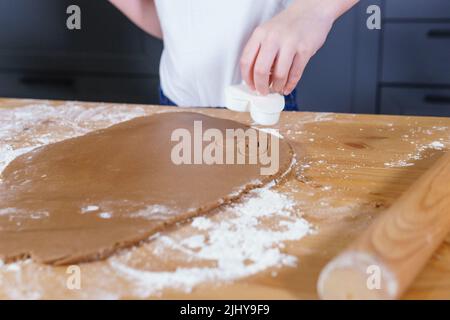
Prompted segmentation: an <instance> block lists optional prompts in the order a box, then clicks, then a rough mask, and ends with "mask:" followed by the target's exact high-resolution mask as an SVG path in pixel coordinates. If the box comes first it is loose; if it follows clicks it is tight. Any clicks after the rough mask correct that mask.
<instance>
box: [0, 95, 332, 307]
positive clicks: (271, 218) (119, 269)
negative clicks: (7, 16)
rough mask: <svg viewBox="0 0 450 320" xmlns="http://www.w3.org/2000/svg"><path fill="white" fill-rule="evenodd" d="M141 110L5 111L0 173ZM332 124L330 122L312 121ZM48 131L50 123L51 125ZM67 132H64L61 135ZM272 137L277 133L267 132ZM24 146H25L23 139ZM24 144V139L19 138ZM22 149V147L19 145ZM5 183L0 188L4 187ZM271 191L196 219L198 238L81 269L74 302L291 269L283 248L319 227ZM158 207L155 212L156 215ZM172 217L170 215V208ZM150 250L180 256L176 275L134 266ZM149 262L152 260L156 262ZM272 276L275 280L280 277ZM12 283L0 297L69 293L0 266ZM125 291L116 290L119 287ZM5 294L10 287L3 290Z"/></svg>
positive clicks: (16, 267) (24, 267)
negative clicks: (18, 159)
mask: <svg viewBox="0 0 450 320" xmlns="http://www.w3.org/2000/svg"><path fill="white" fill-rule="evenodd" d="M145 114H146V111H145V110H144V108H142V107H139V106H136V107H133V108H132V109H130V108H129V107H125V106H120V105H117V106H112V107H111V106H106V105H102V104H99V106H97V107H94V108H86V107H83V106H81V105H79V104H77V103H72V102H68V103H65V104H63V105H60V106H57V107H52V106H50V105H47V104H45V103H42V104H33V105H28V106H25V107H23V108H19V109H0V147H1V149H0V173H1V172H2V171H3V169H4V168H5V167H6V166H7V165H8V163H9V162H10V161H12V160H13V159H14V158H15V157H17V156H19V155H21V154H24V153H26V152H28V151H30V150H33V149H34V148H36V147H39V146H42V145H45V144H48V143H53V142H57V141H60V140H62V139H67V138H71V137H75V136H79V135H82V134H85V133H87V132H89V131H92V130H94V129H100V128H104V127H107V126H110V125H113V124H115V123H118V122H121V121H126V120H129V119H131V118H134V117H137V116H142V115H145ZM314 120H317V121H327V120H329V117H328V115H327V117H323V118H320V119H311V121H314ZM48 121H55V123H57V124H58V126H55V128H58V133H57V134H54V135H49V134H48V133H47V132H48V128H47V131H46V130H39V127H40V128H41V129H42V125H40V124H43V125H45V126H47V125H49V124H48ZM50 126H51V124H50ZM61 128H62V129H61ZM270 133H273V132H270ZM20 135H22V136H23V135H26V137H27V139H26V140H27V141H30V144H29V145H27V146H22V145H20V143H18V142H17V141H16V140H14V139H15V137H16V136H20ZM18 140H21V139H18ZM22 140H23V139H22ZM18 144H19V146H17V145H18ZM0 182H1V181H0ZM272 186H273V185H271V186H268V187H266V188H262V189H257V190H254V191H252V192H250V194H249V195H247V196H246V197H245V198H244V199H243V201H242V202H241V203H239V204H235V205H233V206H227V207H225V208H222V209H220V210H224V211H226V212H224V213H226V214H227V218H220V217H222V216H221V214H220V213H218V214H217V215H214V216H211V217H198V218H195V219H193V221H192V222H191V223H190V224H189V225H188V227H189V228H191V229H192V230H191V231H193V232H189V233H188V234H185V235H184V234H183V233H180V232H177V231H175V232H169V233H166V234H161V235H159V234H158V235H155V236H153V237H152V240H153V241H152V242H150V243H148V244H147V245H145V246H143V247H138V248H136V249H133V250H126V251H124V252H122V253H120V254H116V255H114V256H112V257H110V258H109V259H107V264H106V266H103V267H102V268H101V271H99V269H98V268H97V267H96V264H95V263H93V264H84V265H82V269H83V276H84V277H87V278H89V279H90V280H91V281H86V282H84V284H83V286H84V287H83V290H79V291H76V290H75V291H71V294H72V295H73V297H74V298H99V299H114V298H121V297H130V296H135V297H147V296H149V295H155V294H158V293H160V292H161V291H162V290H164V289H167V288H177V289H181V290H184V291H186V292H189V291H191V290H192V289H193V288H194V287H195V286H197V285H199V284H202V283H204V282H213V283H220V282H224V281H233V280H237V279H239V278H242V277H247V276H250V275H254V274H256V273H258V272H261V271H264V270H267V269H270V268H280V267H283V266H288V267H289V266H290V267H293V266H295V265H296V263H297V258H296V257H294V256H291V255H289V254H287V253H285V252H283V251H284V250H283V248H284V247H285V244H284V242H286V241H291V240H300V239H301V238H303V237H305V236H306V235H309V234H313V233H314V232H315V231H314V228H313V227H312V226H311V225H310V224H309V223H308V222H307V221H306V220H305V219H303V218H302V217H301V215H300V214H299V213H298V212H296V209H295V208H294V204H295V203H294V201H293V200H292V199H291V198H289V197H288V196H286V195H284V194H281V193H278V192H277V191H275V190H273V189H271V187H272ZM101 207H102V208H100V206H97V205H88V206H86V207H85V208H83V209H84V211H85V212H95V211H100V209H101V211H100V212H99V213H98V216H99V217H100V218H103V219H108V218H110V217H111V213H109V212H108V210H107V208H106V210H105V208H103V204H102V205H101ZM154 209H155V208H147V210H143V211H141V212H138V213H137V214H139V215H140V216H146V217H148V218H155V216H154V215H155V210H154ZM160 209H161V208H158V211H159V210H160ZM167 210H168V212H170V208H167ZM10 213H11V210H9V209H8V208H6V209H2V210H1V211H0V215H8V214H10ZM147 247H149V248H151V249H152V254H153V256H154V257H164V255H165V254H169V253H168V252H174V251H175V252H178V255H179V256H180V257H181V258H180V259H181V260H182V261H181V262H184V263H181V264H180V265H183V266H182V267H178V268H177V269H175V270H170V269H169V270H165V269H164V268H163V269H161V267H159V268H158V267H157V268H156V270H155V269H154V268H152V266H151V265H150V266H146V267H145V268H138V267H136V265H135V263H136V260H137V261H139V259H140V258H137V257H136V256H135V254H136V253H137V252H141V253H142V250H145V248H147ZM151 261H152V260H150V262H151ZM190 261H194V262H202V261H209V262H211V261H214V263H213V264H208V265H207V266H204V265H202V264H201V263H200V264H198V265H195V266H189V265H187V266H186V265H185V263H187V262H190ZM271 274H273V275H276V274H277V272H276V271H272V272H271ZM2 277H3V280H4V281H8V282H7V283H8V285H7V287H8V288H10V289H8V291H7V292H5V291H2V290H1V289H0V296H2V294H3V295H6V297H9V298H15V299H36V298H43V297H46V295H47V294H48V291H46V290H45V289H44V288H45V287H46V286H47V285H48V281H52V282H53V285H54V286H53V289H54V291H52V294H55V295H58V290H59V291H60V293H59V294H67V289H66V287H65V283H66V277H67V275H66V272H65V271H64V272H61V271H58V269H57V268H56V269H55V268H52V267H49V266H42V265H39V264H37V263H34V262H33V261H31V260H24V261H19V262H16V263H10V264H6V265H4V264H3V263H2V262H1V261H0V279H2ZM119 282H120V283H122V284H124V285H123V286H120V288H121V289H117V286H116V284H117V283H119ZM4 287H6V285H5V286H4Z"/></svg>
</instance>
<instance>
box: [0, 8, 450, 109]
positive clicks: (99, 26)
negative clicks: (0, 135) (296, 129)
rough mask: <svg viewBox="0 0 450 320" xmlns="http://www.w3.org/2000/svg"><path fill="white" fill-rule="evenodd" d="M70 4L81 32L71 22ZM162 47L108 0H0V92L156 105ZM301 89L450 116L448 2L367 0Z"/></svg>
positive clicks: (340, 101)
mask: <svg viewBox="0 0 450 320" xmlns="http://www.w3.org/2000/svg"><path fill="white" fill-rule="evenodd" d="M262 1H263V0H262ZM71 4H77V5H79V6H80V7H81V9H82V29H81V30H76V31H70V30H68V29H67V28H66V27H65V23H66V18H67V14H66V8H67V7H68V6H69V5H71ZM369 5H378V6H379V7H380V8H381V12H382V28H381V30H369V29H368V28H367V26H366V20H367V18H368V16H369V15H368V14H367V13H366V10H367V7H368V6H369ZM311 32H313V30H311ZM161 50H162V43H161V42H160V41H158V40H156V39H154V38H152V37H150V36H148V35H146V34H145V33H144V32H142V31H141V30H139V29H138V28H137V27H135V26H134V25H133V24H132V23H131V22H129V21H128V20H127V19H126V18H125V17H124V16H123V15H122V14H121V13H120V12H118V11H117V10H116V9H115V8H114V7H113V6H112V5H110V4H109V3H108V1H106V0H72V1H69V0H0V96H11V97H32V98H52V99H74V100H77V99H78V100H90V101H111V102H130V103H158V87H159V80H158V65H159V57H160V54H161ZM297 93H298V97H297V99H298V102H299V106H300V109H301V110H307V111H332V112H355V113H386V114H418V115H437V116H450V0H361V1H360V3H359V4H358V5H357V6H356V7H355V8H353V9H352V10H351V11H349V12H348V13H346V14H345V15H344V16H343V17H341V19H339V20H338V21H337V22H336V24H335V26H334V28H333V30H332V31H331V33H330V35H329V37H328V39H327V42H326V43H325V45H324V46H323V48H322V49H321V50H320V51H319V52H318V53H317V54H316V56H314V57H313V58H312V60H311V61H310V63H309V65H308V67H307V68H306V70H305V73H304V76H303V78H302V79H301V81H300V83H299V85H298V88H297Z"/></svg>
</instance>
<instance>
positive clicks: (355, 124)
mask: <svg viewBox="0 0 450 320" xmlns="http://www.w3.org/2000/svg"><path fill="white" fill-rule="evenodd" d="M32 105H34V106H36V105H38V106H40V107H41V108H42V110H44V111H45V108H50V107H57V108H59V109H58V110H64V112H61V113H60V114H55V115H54V116H48V117H46V116H45V114H44V115H43V114H42V113H41V114H40V116H37V117H36V121H35V122H34V123H33V125H32V126H31V127H30V128H22V129H21V131H20V132H16V133H15V134H14V136H4V135H1V134H0V152H1V150H2V148H5V146H6V145H9V146H12V147H13V148H22V147H27V146H29V145H31V144H32V140H33V135H35V134H36V133H39V134H40V135H41V136H44V137H45V136H47V137H51V138H52V139H57V138H58V137H59V138H61V139H62V138H63V137H64V136H65V135H66V134H67V130H68V123H69V122H70V124H71V125H73V124H74V123H76V125H77V126H79V127H80V128H82V129H83V130H84V131H86V132H88V131H90V130H94V129H99V128H103V127H106V126H108V125H109V124H110V122H109V121H107V120H105V121H103V120H101V119H100V120H99V118H98V117H96V113H95V110H98V109H99V108H100V109H102V110H103V111H102V112H105V110H108V112H110V114H111V117H112V118H114V116H115V114H116V116H117V117H116V118H114V119H115V121H117V120H120V117H121V116H122V115H123V114H124V113H126V112H127V110H130V112H136V110H139V114H152V113H155V112H163V111H177V110H179V109H177V108H170V107H169V108H168V107H159V106H140V105H117V104H97V103H82V102H64V101H39V100H18V99H0V108H1V109H10V110H11V112H9V113H8V116H9V117H10V119H8V121H11V123H14V121H16V120H15V119H19V118H20V117H27V116H28V117H33V116H32V115H30V113H29V112H30V110H31V108H32V107H31V106H32ZM76 108H78V109H77V110H79V109H80V108H81V109H83V110H85V112H86V113H87V112H89V110H93V111H92V115H91V116H90V117H86V116H85V117H83V118H82V119H81V118H77V114H76V113H73V114H72V113H71V112H68V110H73V109H76ZM194 111H196V112H201V113H205V114H208V115H212V116H217V117H222V118H228V119H233V120H237V121H240V122H244V123H248V124H250V123H251V121H250V119H249V116H248V115H247V114H238V113H234V112H230V111H227V110H221V109H194ZM44 113H45V112H44ZM86 113H85V115H86ZM2 120H3V121H5V119H0V122H1V121H2ZM274 128H277V129H279V130H280V133H281V134H282V135H283V136H284V137H285V138H286V139H288V140H289V142H290V143H291V144H292V146H293V147H294V149H295V151H296V153H297V160H298V162H299V164H298V166H297V168H296V173H295V174H292V175H290V176H289V178H288V179H287V180H286V181H285V182H284V183H283V184H282V185H280V186H278V187H277V191H279V192H281V193H284V194H286V195H288V196H289V197H291V198H293V199H295V201H296V208H295V210H296V212H299V213H301V214H302V215H303V216H304V218H305V219H306V220H308V221H309V222H311V223H312V224H313V225H314V226H315V227H316V230H317V232H316V233H315V234H314V235H310V236H307V237H305V238H303V239H301V240H299V241H290V242H286V243H285V247H284V249H283V250H284V252H285V253H286V254H289V255H293V256H296V257H297V258H298V265H297V266H296V267H285V268H282V269H277V270H274V269H268V270H265V271H262V272H260V273H257V274H256V275H253V276H250V277H246V278H243V279H240V280H236V281H231V282H221V283H213V284H212V283H202V284H199V285H197V286H195V287H194V288H193V290H192V291H191V292H184V291H183V290H177V289H173V288H172V289H163V290H161V291H160V292H158V294H156V295H155V294H149V295H145V294H144V295H145V296H146V297H148V298H188V299H197V298H199V299H216V298H217V299H241V298H246V299H315V298H317V293H316V281H317V277H318V275H319V273H320V271H321V269H322V267H323V266H324V265H325V264H326V263H327V262H328V261H329V260H330V259H332V258H333V257H334V256H335V255H336V254H338V253H339V252H340V251H341V250H342V249H344V248H345V247H346V246H347V245H348V244H349V243H350V242H351V241H352V240H353V239H354V238H355V237H356V236H357V235H358V234H360V233H361V232H362V231H363V230H365V228H366V227H367V226H368V225H369V224H370V223H371V221H372V220H373V218H374V217H376V216H377V215H378V214H379V213H380V212H381V211H382V210H383V209H385V208H387V207H388V206H390V205H391V204H392V203H393V202H394V201H395V200H396V199H397V198H398V197H399V195H400V194H401V193H402V192H403V191H405V190H406V189H407V188H408V187H409V186H410V185H411V184H412V183H413V182H414V181H415V180H416V179H417V178H418V177H419V176H420V175H421V174H422V173H423V172H424V171H426V170H427V169H428V168H429V167H431V166H432V164H433V163H434V162H435V161H436V160H437V159H438V158H439V157H440V156H442V154H443V153H444V152H446V151H447V150H448V149H449V148H450V118H432V117H406V116H380V115H353V114H331V113H308V112H298V113H283V114H282V118H281V121H280V123H279V125H277V126H275V127H274ZM1 130H2V128H0V133H1ZM449 187H450V183H449ZM213 214H214V219H219V220H220V219H226V214H224V215H217V213H213ZM192 232H194V231H193V230H192V228H191V227H190V226H189V225H180V226H176V227H174V228H172V229H171V230H169V231H168V233H170V234H172V235H173V234H183V233H192ZM142 246H143V247H144V249H145V248H148V249H149V250H150V249H151V246H152V243H151V242H150V243H146V244H143V245H142ZM140 258H141V259H142V260H145V259H151V258H149V256H148V255H145V254H142V255H141V256H140ZM154 258H155V257H153V258H152V259H154ZM106 263H107V262H104V261H103V262H97V263H91V264H84V265H81V269H82V270H87V271H86V272H85V274H87V276H85V278H83V281H84V283H86V284H88V283H89V282H90V281H92V282H93V283H98V281H99V280H98V279H99V278H101V279H103V280H102V281H103V282H102V283H105V287H104V288H96V289H95V288H92V287H91V288H90V287H89V286H88V285H87V287H88V288H87V289H86V290H81V291H80V292H74V291H69V290H67V289H66V286H65V279H66V278H67V274H66V271H67V270H66V269H65V268H61V267H59V268H53V267H47V266H39V265H37V264H35V263H31V262H30V263H27V264H25V265H23V266H22V267H21V268H22V270H21V272H20V274H18V273H17V272H13V271H14V270H13V271H11V270H9V271H5V268H7V266H3V267H0V282H3V283H1V285H0V298H8V297H9V298H10V297H12V296H13V295H12V294H11V292H13V291H14V290H16V291H15V294H16V297H28V298H92V297H108V296H109V297H118V296H120V297H122V298H133V297H135V296H134V295H132V294H127V292H130V290H128V289H129V287H130V286H132V285H133V284H132V283H129V282H121V281H117V279H116V278H115V275H114V274H111V273H110V269H108V268H107V267H106ZM152 263H153V262H152ZM184 263H185V262H183V261H181V260H179V259H178V257H176V256H173V257H170V258H169V260H164V261H163V260H161V261H157V260H156V261H155V262H154V263H153V266H152V267H153V268H155V269H157V270H165V269H167V270H172V269H173V268H176V267H182V266H183V264H184ZM274 271H276V272H274ZM18 275H19V276H20V278H18ZM36 279H38V280H36ZM96 281H97V282H96ZM13 286H15V288H13ZM13 289H14V290H13ZM99 291H101V292H100V293H99ZM102 294H103V295H102ZM140 297H142V296H140ZM404 298H405V299H431V298H435V299H436V298H437V299H450V236H449V237H447V239H446V242H445V243H443V244H442V245H441V247H440V248H439V250H438V251H437V252H436V253H435V254H434V256H433V258H432V259H431V260H430V261H429V263H428V265H427V266H426V268H425V269H424V270H423V272H422V273H421V274H420V276H419V277H418V278H417V279H416V281H415V282H414V284H413V285H412V287H411V288H410V290H409V291H408V292H407V293H406V295H405V296H404Z"/></svg>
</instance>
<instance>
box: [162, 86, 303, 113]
mask: <svg viewBox="0 0 450 320" xmlns="http://www.w3.org/2000/svg"><path fill="white" fill-rule="evenodd" d="M296 96H297V89H294V91H292V93H291V94H289V95H287V96H284V101H285V106H284V111H299V110H298V105H297V100H296ZM159 103H160V104H161V105H162V106H176V105H177V104H176V103H175V102H173V101H172V100H170V99H169V98H167V96H166V95H165V94H164V92H163V91H162V89H161V88H159Z"/></svg>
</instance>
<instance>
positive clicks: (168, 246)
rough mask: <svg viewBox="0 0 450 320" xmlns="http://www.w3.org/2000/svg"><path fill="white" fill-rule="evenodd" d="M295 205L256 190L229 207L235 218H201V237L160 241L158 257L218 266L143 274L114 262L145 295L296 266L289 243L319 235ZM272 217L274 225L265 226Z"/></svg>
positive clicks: (269, 191) (198, 220) (118, 260)
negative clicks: (171, 254)
mask: <svg viewBox="0 0 450 320" xmlns="http://www.w3.org/2000/svg"><path fill="white" fill-rule="evenodd" d="M294 204H295V203H294V201H293V200H292V199H290V198H289V197H287V196H285V195H283V194H280V193H278V192H276V191H274V190H272V189H269V188H262V189H257V190H254V191H252V192H251V193H250V195H249V196H248V197H247V198H246V199H245V200H244V202H243V203H241V204H236V205H234V206H232V207H231V208H230V210H231V211H232V212H233V217H231V218H227V219H224V220H217V219H213V218H209V217H198V218H195V219H193V221H192V223H191V225H190V226H191V227H194V228H195V229H197V230H198V232H199V233H198V234H194V235H192V234H190V235H186V236H185V237H177V236H176V235H175V236H173V237H172V236H171V235H162V236H160V237H158V238H157V239H155V242H156V247H155V249H154V253H155V254H157V255H158V254H163V253H164V252H166V251H170V252H173V251H178V252H179V253H181V254H183V255H184V256H185V257H186V259H187V260H201V261H216V264H215V266H214V267H211V266H208V267H191V268H186V267H183V268H177V269H176V270H175V271H174V272H161V271H151V270H142V269H138V268H135V267H131V266H129V265H128V263H127V259H125V260H124V257H123V256H122V257H121V256H117V257H112V258H110V259H109V264H110V266H111V267H112V269H113V270H115V271H116V272H119V274H121V275H122V276H123V277H124V278H125V279H128V280H129V281H133V283H134V286H133V287H134V289H133V290H134V292H133V293H134V294H135V295H137V296H140V297H146V296H149V295H152V294H156V293H158V292H159V291H161V290H163V289H165V288H168V287H169V288H177V289H180V290H184V291H185V292H190V291H191V290H192V289H193V288H194V287H195V286H196V285H199V284H201V283H204V282H214V283H216V282H223V281H232V280H236V279H239V278H242V277H247V276H250V275H254V274H256V273H258V272H261V271H264V270H267V269H269V268H277V267H278V268H279V267H283V266H290V267H294V266H296V263H297V258H296V257H295V256H291V255H288V254H285V253H283V250H282V249H283V248H284V242H285V241H290V240H300V239H301V238H303V237H305V236H306V235H309V234H313V233H314V232H315V231H314V228H313V227H312V226H311V225H310V224H309V223H308V222H307V221H306V220H304V219H303V218H301V217H298V216H297V215H295V213H294V212H293V211H294ZM268 219H269V220H271V223H270V227H267V226H266V225H265V224H264V221H267V220H268ZM129 254H132V253H129Z"/></svg>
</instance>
